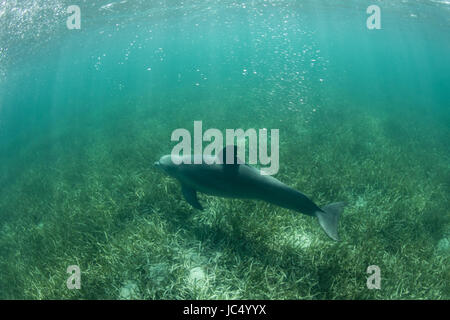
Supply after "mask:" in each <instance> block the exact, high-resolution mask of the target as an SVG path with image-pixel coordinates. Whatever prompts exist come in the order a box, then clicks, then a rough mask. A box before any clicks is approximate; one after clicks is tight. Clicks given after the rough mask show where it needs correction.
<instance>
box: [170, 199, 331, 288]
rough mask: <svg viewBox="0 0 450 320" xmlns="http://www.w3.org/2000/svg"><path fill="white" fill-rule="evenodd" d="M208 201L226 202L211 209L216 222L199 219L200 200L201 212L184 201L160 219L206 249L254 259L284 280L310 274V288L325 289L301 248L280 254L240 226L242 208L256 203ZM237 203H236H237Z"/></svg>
mask: <svg viewBox="0 0 450 320" xmlns="http://www.w3.org/2000/svg"><path fill="white" fill-rule="evenodd" d="M212 201H218V202H222V201H227V202H228V203H227V204H221V205H218V206H216V208H215V209H220V211H221V212H216V215H220V217H219V218H218V219H219V220H220V221H218V223H217V222H216V223H212V224H209V223H204V222H202V221H199V219H198V218H199V215H208V214H210V213H211V212H209V210H208V205H209V204H210V203H208V204H206V203H205V202H204V201H203V203H204V204H205V208H206V209H205V210H203V211H198V210H195V209H192V208H191V207H189V205H187V204H186V208H183V209H181V210H179V209H175V210H173V211H172V212H171V213H170V214H167V215H164V216H163V217H162V218H163V219H164V221H165V222H166V223H167V225H168V227H169V230H170V231H171V232H179V231H180V229H181V230H183V231H185V232H183V234H185V235H189V237H190V239H189V240H194V241H200V242H201V243H202V247H203V248H205V249H206V250H209V249H210V250H211V251H228V252H229V251H231V252H233V253H234V254H235V255H236V256H237V257H238V259H239V260H240V261H243V262H245V261H249V260H255V261H257V262H259V263H260V264H262V265H265V266H268V267H275V268H279V269H281V270H283V272H284V273H285V274H286V276H287V279H300V278H302V277H303V276H304V275H305V274H309V275H312V277H314V278H318V281H317V282H316V283H315V284H312V286H313V287H314V288H311V289H312V290H313V289H317V290H315V291H316V292H323V291H326V287H329V286H330V285H331V283H327V282H325V283H323V281H321V280H320V278H322V277H321V276H320V274H321V272H320V270H318V269H317V268H316V267H315V266H314V265H313V264H311V263H310V259H306V256H307V253H305V252H303V251H302V249H299V248H294V247H286V248H283V250H282V253H281V254H280V251H279V250H275V249H274V246H273V245H272V246H270V245H268V243H267V241H262V239H260V238H259V237H256V238H255V237H253V236H252V235H249V234H248V232H247V231H246V230H245V229H244V228H243V227H242V225H243V224H242V223H241V221H242V219H246V217H245V212H246V210H248V209H249V208H250V209H251V208H253V209H254V208H256V205H251V204H250V205H247V204H243V203H242V202H241V200H228V199H226V200H225V199H218V200H212ZM238 202H239V204H240V205H237V203H238ZM241 204H242V205H241ZM253 204H254V203H253ZM182 206H184V204H182ZM247 212H248V211H247ZM293 214H295V213H293ZM220 222H223V224H221V223H220ZM280 232H282V230H280Z"/></svg>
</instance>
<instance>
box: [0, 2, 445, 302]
mask: <svg viewBox="0 0 450 320" xmlns="http://www.w3.org/2000/svg"><path fill="white" fill-rule="evenodd" d="M71 4H75V3H72V1H57V0H52V1H13V0H6V1H2V2H0V181H1V193H0V208H1V209H0V267H1V268H0V269H1V270H4V276H3V277H1V278H0V288H1V289H0V298H3V299H6V298H13V299H17V298H27V299H45V298H55V299H64V298H90V299H103V298H109V299H111V298H112V299H118V298H135V299H161V298H164V299H184V298H193V299H197V298H201V299H217V298H222V299H228V298H238V299H239V298H241V299H253V298H267V299H303V298H307V299H309V298H312V299H324V298H326V299H333V298H344V299H356V298H361V299H372V298H377V299H390V298H396V299H398V298H400V299H409V298H419V299H442V298H444V299H445V298H446V299H448V298H449V297H450V291H449V287H448V279H449V276H450V275H449V270H448V252H449V251H448V241H449V240H448V239H449V236H450V229H449V219H450V217H449V199H448V191H449V183H448V182H449V181H450V173H449V156H450V154H449V148H448V142H449V138H450V132H449V124H450V113H449V101H450V63H449V54H450V38H449V36H448V35H449V31H450V3H449V2H448V1H444V0H443V1H431V0H423V1H406V0H405V1H337V0H336V1H331V0H329V1H281V0H280V1H240V2H234V1H208V0H206V1H184V2H181V1H131V0H129V1H115V2H112V1H111V0H109V1H77V3H76V4H77V5H79V6H80V9H81V29H80V30H69V29H67V27H66V19H67V17H68V16H70V14H68V13H66V9H67V7H68V6H69V5H71ZM372 4H377V5H378V6H379V7H380V8H381V29H380V30H369V29H368V28H367V27H366V19H367V17H368V16H369V15H368V14H367V13H366V8H367V7H368V6H369V5H372ZM195 120H201V121H203V126H204V128H218V129H220V130H222V131H223V132H225V129H227V128H232V129H234V128H243V129H247V128H268V129H269V128H274V129H279V130H280V172H279V174H278V175H277V178H278V179H280V180H281V181H283V182H285V183H286V184H288V185H290V186H293V187H295V188H296V189H298V190H301V191H302V192H304V193H305V194H307V195H308V196H310V197H311V198H312V199H313V200H314V201H315V202H316V203H318V204H320V205H324V204H327V203H330V202H333V201H346V202H347V203H348V206H347V208H346V211H345V212H344V214H343V217H342V220H341V222H340V234H341V238H342V241H341V242H339V243H334V242H332V241H331V242H330V240H328V239H327V238H326V236H325V235H324V234H322V231H321V230H320V227H319V225H318V224H317V222H316V221H314V220H313V219H312V218H310V217H307V216H304V215H299V214H296V213H293V212H290V211H287V210H283V209H280V208H276V207H273V206H269V205H267V204H264V203H260V202H254V201H243V200H223V199H220V198H215V197H203V198H202V199H203V203H204V204H205V205H204V206H205V207H207V209H206V212H199V211H196V210H194V209H192V208H191V207H189V206H188V205H187V204H186V203H185V202H184V200H183V198H182V195H181V192H180V190H179V187H178V185H177V183H176V181H174V180H172V179H170V178H169V177H166V176H164V175H163V174H162V173H160V172H158V171H155V169H154V168H153V167H152V163H153V162H154V161H156V160H157V159H159V157H160V156H162V155H163V154H168V153H170V151H171V149H172V148H173V146H174V143H173V142H171V141H170V135H171V133H172V131H173V130H175V129H177V128H187V129H188V130H193V122H194V121H195ZM446 244H447V245H446ZM73 264H76V265H80V269H81V271H82V289H80V290H69V289H67V288H66V287H65V281H66V279H67V277H68V274H67V273H66V268H67V266H69V265H73ZM369 265H379V266H380V268H381V270H382V277H383V275H384V274H386V278H382V279H383V280H382V286H383V289H382V290H369V289H367V287H366V278H367V277H368V275H367V273H366V269H367V266H369ZM192 279H194V280H195V279H196V281H194V282H195V283H193V282H192V281H193V280H192ZM445 279H447V281H445ZM197 280H198V281H197Z"/></svg>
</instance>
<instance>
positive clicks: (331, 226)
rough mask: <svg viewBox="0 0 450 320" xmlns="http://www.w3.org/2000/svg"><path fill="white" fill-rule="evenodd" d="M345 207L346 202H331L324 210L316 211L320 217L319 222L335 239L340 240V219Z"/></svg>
mask: <svg viewBox="0 0 450 320" xmlns="http://www.w3.org/2000/svg"><path fill="white" fill-rule="evenodd" d="M344 207H345V202H335V203H330V204H329V205H326V206H324V207H323V208H322V211H316V216H317V218H319V223H320V225H321V226H322V228H323V230H325V232H326V234H327V235H328V236H329V237H330V238H331V239H333V240H336V241H338V240H339V236H338V221H339V216H340V215H341V212H342V210H343V209H344Z"/></svg>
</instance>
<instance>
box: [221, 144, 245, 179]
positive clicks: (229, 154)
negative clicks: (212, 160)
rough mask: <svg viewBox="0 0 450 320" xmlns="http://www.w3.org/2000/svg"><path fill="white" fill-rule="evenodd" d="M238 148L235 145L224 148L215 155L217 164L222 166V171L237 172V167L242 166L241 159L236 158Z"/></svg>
mask: <svg viewBox="0 0 450 320" xmlns="http://www.w3.org/2000/svg"><path fill="white" fill-rule="evenodd" d="M237 153H238V147H237V146H236V145H228V146H225V147H224V148H223V149H222V151H221V152H219V154H218V155H217V158H218V161H217V163H219V164H221V165H223V169H224V170H226V171H227V172H230V173H233V172H237V170H238V169H239V165H240V164H243V162H242V161H241V159H239V158H238V156H237Z"/></svg>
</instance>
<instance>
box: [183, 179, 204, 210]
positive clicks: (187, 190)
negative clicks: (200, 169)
mask: <svg viewBox="0 0 450 320" xmlns="http://www.w3.org/2000/svg"><path fill="white" fill-rule="evenodd" d="M181 192H183V196H184V199H186V201H187V202H188V203H189V204H190V205H191V206H193V207H194V208H195V209H198V210H203V207H202V205H201V204H200V202H198V199H197V192H196V191H195V190H194V189H192V188H191V187H189V186H187V185H185V184H181Z"/></svg>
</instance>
